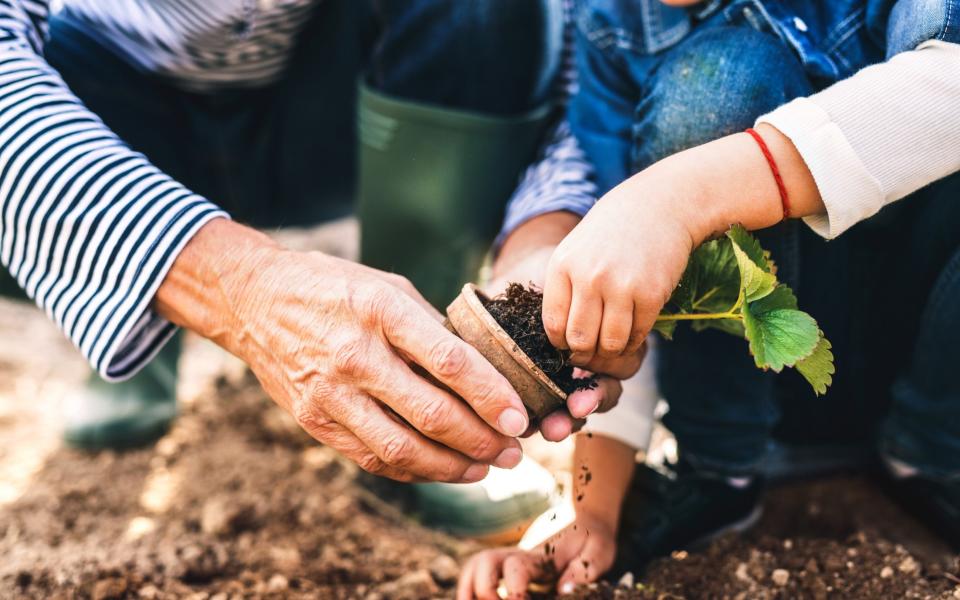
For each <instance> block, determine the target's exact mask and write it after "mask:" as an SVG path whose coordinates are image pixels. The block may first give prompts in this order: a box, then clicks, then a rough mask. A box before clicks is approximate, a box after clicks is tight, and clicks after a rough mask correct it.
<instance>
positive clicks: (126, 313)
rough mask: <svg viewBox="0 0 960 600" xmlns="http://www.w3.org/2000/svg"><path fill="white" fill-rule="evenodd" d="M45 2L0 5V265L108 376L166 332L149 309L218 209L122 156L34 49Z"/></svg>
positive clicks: (148, 352)
mask: <svg viewBox="0 0 960 600" xmlns="http://www.w3.org/2000/svg"><path fill="white" fill-rule="evenodd" d="M46 15H47V6H46V3H45V2H36V1H32V2H31V1H21V0H0V259H2V263H3V265H4V266H5V267H7V268H8V269H9V271H10V272H11V274H12V275H13V276H14V277H15V278H16V280H17V282H18V283H19V284H20V286H21V287H23V288H24V290H26V292H27V293H28V294H29V295H30V296H31V297H32V298H34V300H35V301H36V302H37V304H38V305H39V306H40V307H42V308H43V309H44V310H45V311H46V313H47V315H48V316H49V317H50V318H51V319H52V320H53V321H54V322H55V323H56V324H57V325H58V326H59V327H60V329H61V330H63V332H64V333H65V334H66V335H67V336H68V337H69V338H70V339H71V340H72V341H73V343H74V344H75V345H76V346H77V347H78V348H79V349H80V351H81V352H82V353H83V355H84V356H86V357H87V358H88V359H89V360H90V362H91V364H92V365H93V366H94V367H95V368H96V369H97V370H98V371H99V372H100V373H101V374H102V375H103V376H104V377H106V378H108V379H121V378H123V377H125V376H128V375H130V374H132V373H133V372H134V371H135V370H136V369H137V368H139V367H140V366H142V365H143V364H144V363H145V362H146V361H147V360H149V358H151V357H152V356H153V354H154V353H156V351H157V350H158V349H159V348H160V346H161V345H162V344H163V343H164V342H165V341H166V339H167V338H168V337H169V336H170V335H171V334H172V333H173V330H174V327H173V325H171V324H170V323H168V322H167V321H165V320H163V319H161V318H160V317H159V316H157V315H156V314H155V313H154V312H153V311H152V310H150V302H151V299H152V298H153V295H154V293H155V292H156V289H157V287H159V285H160V282H161V281H162V280H163V277H164V276H165V274H166V272H167V271H168V270H169V268H170V266H171V265H172V263H173V261H174V259H175V258H176V257H177V255H178V253H179V252H180V250H181V249H182V248H183V246H184V245H185V244H186V243H187V241H189V239H190V238H191V236H192V235H193V234H194V233H195V232H196V231H197V230H199V229H200V227H202V226H203V225H204V224H205V223H206V222H208V221H209V220H210V219H213V218H215V217H217V216H224V213H223V212H222V211H221V210H220V209H219V208H218V207H217V206H215V205H214V204H212V203H210V202H208V201H207V200H205V199H204V198H201V197H199V196H197V195H195V194H193V193H191V192H190V191H189V190H187V189H185V188H184V187H183V186H182V185H180V184H178V183H177V182H175V181H173V180H172V179H170V177H168V176H166V175H165V174H163V173H161V172H160V171H159V170H157V169H156V168H155V167H153V166H152V165H151V164H150V163H149V162H148V161H147V159H146V158H145V157H144V156H143V155H142V154H139V153H137V152H134V151H132V150H130V148H129V147H127V146H126V145H125V144H124V143H123V142H122V141H121V140H120V139H118V138H117V137H116V136H115V135H114V134H113V133H112V132H111V131H110V130H108V129H107V128H106V127H105V126H104V124H103V123H102V121H100V119H98V118H97V117H96V115H94V114H92V113H91V112H90V111H88V110H87V109H86V108H85V107H84V106H83V104H82V103H81V102H80V101H79V100H78V99H77V98H76V96H74V95H73V94H72V93H71V92H70V90H69V89H67V86H66V85H65V84H64V83H63V80H62V79H61V78H60V77H59V75H58V74H57V73H56V72H55V71H54V70H53V69H52V68H51V67H50V66H49V65H47V64H46V62H44V60H43V59H42V57H41V54H40V51H41V49H42V45H41V44H42V39H43V30H44V23H45V21H46Z"/></svg>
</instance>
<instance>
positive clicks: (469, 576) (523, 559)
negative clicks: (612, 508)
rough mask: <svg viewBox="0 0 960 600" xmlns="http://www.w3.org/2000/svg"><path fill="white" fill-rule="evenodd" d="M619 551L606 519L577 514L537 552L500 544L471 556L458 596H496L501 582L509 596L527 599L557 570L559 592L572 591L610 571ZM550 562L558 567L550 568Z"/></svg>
mask: <svg viewBox="0 0 960 600" xmlns="http://www.w3.org/2000/svg"><path fill="white" fill-rule="evenodd" d="M616 550H617V546H616V535H615V534H614V532H613V530H612V529H611V528H610V527H609V525H607V524H606V523H604V521H603V519H600V518H595V517H592V516H589V515H578V516H577V520H576V521H575V522H574V523H573V524H571V525H568V526H567V527H565V528H564V529H563V530H561V531H560V532H559V533H557V534H556V535H554V536H552V537H551V538H550V539H549V540H547V541H546V542H544V543H543V544H541V545H540V546H537V547H536V548H534V549H533V550H530V551H525V550H519V549H517V548H496V549H493V550H485V551H483V552H480V553H478V554H476V555H474V556H473V557H471V558H470V560H468V561H467V563H466V565H464V567H463V570H462V571H461V573H460V580H459V583H458V584H457V600H473V599H474V598H477V599H478V600H496V599H498V598H499V597H500V596H498V595H497V587H498V586H499V585H500V581H501V580H503V585H504V587H505V588H506V590H507V597H508V598H527V597H529V593H528V588H529V585H530V583H531V582H537V583H539V582H543V581H544V580H545V579H546V578H547V577H550V576H551V575H552V574H554V573H560V578H559V580H557V582H556V586H557V591H559V592H560V593H569V592H571V591H573V588H574V586H576V585H579V584H582V583H590V582H593V581H596V580H597V579H599V578H600V576H601V575H603V574H604V573H606V572H607V570H609V569H610V567H611V566H613V560H614V558H615V556H616ZM551 562H552V563H553V567H555V569H553V568H550V567H549V565H550V563H551ZM551 583H552V582H551Z"/></svg>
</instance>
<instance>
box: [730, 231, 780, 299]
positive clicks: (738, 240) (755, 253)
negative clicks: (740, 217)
mask: <svg viewBox="0 0 960 600" xmlns="http://www.w3.org/2000/svg"><path fill="white" fill-rule="evenodd" d="M727 238H728V239H729V240H730V242H731V245H732V247H733V253H734V255H735V256H736V257H737V265H738V266H739V268H740V286H741V287H742V288H743V297H744V299H745V300H746V301H747V302H753V301H754V300H759V299H760V298H763V297H764V296H766V295H767V294H769V293H770V292H772V291H773V288H774V287H776V285H777V277H776V275H774V274H773V273H771V272H770V269H771V266H772V263H770V262H769V261H768V258H767V256H768V254H767V252H765V251H764V249H763V248H761V247H760V243H759V242H757V240H756V238H754V237H753V236H752V235H750V234H749V233H747V230H746V229H744V228H743V227H741V226H740V225H735V226H734V227H733V228H731V229H730V231H728V232H727Z"/></svg>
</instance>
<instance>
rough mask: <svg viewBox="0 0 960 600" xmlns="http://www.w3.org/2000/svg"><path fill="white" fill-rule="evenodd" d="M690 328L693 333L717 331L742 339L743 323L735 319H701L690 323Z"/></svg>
mask: <svg viewBox="0 0 960 600" xmlns="http://www.w3.org/2000/svg"><path fill="white" fill-rule="evenodd" d="M690 327H691V328H692V329H693V330H694V331H704V330H705V329H719V330H720V331H722V332H724V333H729V334H731V335H735V336H737V337H744V333H743V321H739V320H737V319H702V320H699V321H692V322H691V323H690Z"/></svg>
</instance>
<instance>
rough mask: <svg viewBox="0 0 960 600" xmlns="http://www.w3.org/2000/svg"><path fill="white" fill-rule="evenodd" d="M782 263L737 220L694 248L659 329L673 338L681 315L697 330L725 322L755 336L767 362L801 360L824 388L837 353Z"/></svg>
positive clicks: (761, 361) (753, 342)
mask: <svg viewBox="0 0 960 600" xmlns="http://www.w3.org/2000/svg"><path fill="white" fill-rule="evenodd" d="M776 272H777V270H776V265H775V264H774V263H773V260H771V258H770V253H769V252H767V251H766V250H764V249H763V248H762V247H761V246H760V243H759V242H758V241H757V240H756V238H754V237H753V236H752V235H750V234H749V233H747V231H746V230H745V229H744V228H743V227H741V226H739V225H735V226H733V227H732V228H731V229H730V230H729V231H728V232H727V233H726V235H725V236H724V237H722V238H720V239H716V240H711V241H709V242H706V243H704V244H702V245H701V246H700V247H699V248H697V249H696V250H695V251H694V252H693V254H692V255H691V256H690V262H689V263H688V265H687V269H686V271H684V274H683V277H682V278H681V280H680V284H679V285H678V286H677V289H676V290H674V292H673V294H672V295H671V297H670V301H669V302H668V303H667V305H666V306H665V307H664V312H662V313H661V314H660V317H659V318H658V319H657V322H656V325H655V326H654V329H655V330H656V331H658V332H659V333H660V334H661V335H663V336H664V337H665V338H667V339H671V338H672V337H673V333H674V331H675V330H676V327H677V323H678V322H679V321H689V322H690V325H691V327H692V328H693V329H694V331H703V330H705V329H717V330H720V331H723V332H726V333H729V334H732V335H736V336H739V337H743V338H746V339H747V342H748V344H749V347H750V352H751V354H753V357H754V362H756V364H757V366H758V367H760V368H761V369H772V370H774V371H776V372H780V371H782V370H783V368H784V367H796V368H797V370H798V371H799V372H800V374H801V375H802V376H803V377H804V378H806V380H807V381H808V382H809V383H810V385H811V386H812V387H813V390H814V392H815V393H816V394H823V393H825V392H826V389H827V387H829V386H830V384H831V383H832V382H833V377H832V375H833V373H834V367H833V353H832V352H831V351H830V342H829V341H827V339H826V338H825V337H824V335H823V332H822V331H820V328H819V326H818V325H817V322H816V321H815V320H814V319H813V317H811V316H810V315H808V314H807V313H805V312H803V311H801V310H800V309H799V308H798V307H797V298H796V296H794V294H793V291H792V290H791V289H790V288H789V287H787V286H785V285H783V284H781V283H779V282H778V281H777V278H776Z"/></svg>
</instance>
